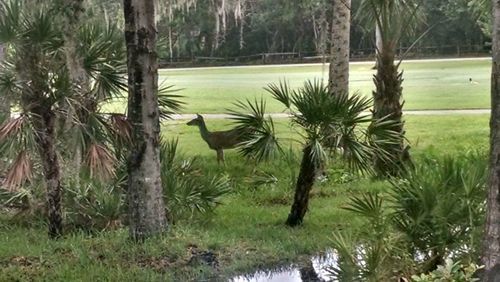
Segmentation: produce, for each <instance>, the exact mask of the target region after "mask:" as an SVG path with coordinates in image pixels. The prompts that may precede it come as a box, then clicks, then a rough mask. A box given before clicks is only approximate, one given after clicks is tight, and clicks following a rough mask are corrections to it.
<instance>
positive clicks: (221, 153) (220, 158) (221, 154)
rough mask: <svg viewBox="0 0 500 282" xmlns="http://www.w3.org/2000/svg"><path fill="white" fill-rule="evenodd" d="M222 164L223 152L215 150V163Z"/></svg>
mask: <svg viewBox="0 0 500 282" xmlns="http://www.w3.org/2000/svg"><path fill="white" fill-rule="evenodd" d="M221 162H222V164H224V151H223V150H222V149H218V150H217V163H218V164H220V163H221Z"/></svg>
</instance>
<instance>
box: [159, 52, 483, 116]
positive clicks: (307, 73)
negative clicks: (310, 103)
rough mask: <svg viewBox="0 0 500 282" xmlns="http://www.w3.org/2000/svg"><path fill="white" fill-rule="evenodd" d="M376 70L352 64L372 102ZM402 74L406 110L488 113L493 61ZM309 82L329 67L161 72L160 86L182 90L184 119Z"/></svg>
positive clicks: (355, 81)
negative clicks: (270, 89) (270, 88)
mask: <svg viewBox="0 0 500 282" xmlns="http://www.w3.org/2000/svg"><path fill="white" fill-rule="evenodd" d="M373 66H374V63H373V62H364V63H353V64H351V71H350V82H351V92H358V93H361V94H363V95H369V96H371V93H372V90H373V88H374V86H373V81H372V77H373V74H374V70H373V69H372V67H373ZM401 70H403V71H404V76H403V77H404V82H403V92H404V100H405V101H406V102H405V109H407V110H409V109H412V110H417V109H418V110H421V109H476V108H489V79H490V72H491V62H490V60H489V59H484V58H481V59H475V60H470V59H466V60H445V61H407V62H405V63H403V64H402V66H401ZM470 78H472V80H473V83H471V82H470V81H469V79H470ZM306 79H323V80H324V81H327V80H328V65H325V66H322V65H321V64H311V65H300V66H293V65H292V66H289V65H276V66H248V67H236V68H235V67H226V68H224V67H222V68H199V69H182V70H176V69H162V70H160V81H165V83H167V84H173V85H175V86H176V87H178V88H182V89H183V90H182V91H181V92H179V94H181V95H184V96H186V97H185V99H184V101H185V102H186V108H185V110H184V112H185V113H195V112H200V113H222V112H225V111H226V109H227V108H230V107H232V104H233V103H234V102H235V101H237V100H241V99H254V98H260V97H261V96H262V97H264V98H266V99H268V98H269V97H270V95H269V94H267V92H266V91H265V90H264V89H263V88H264V87H265V86H266V85H268V84H269V83H277V82H279V81H280V80H286V81H288V82H290V84H291V85H293V86H300V85H302V84H303V82H304V80H306ZM282 109H283V108H282V107H281V105H280V104H278V103H276V102H275V101H273V100H272V99H268V109H267V110H268V112H280V111H282Z"/></svg>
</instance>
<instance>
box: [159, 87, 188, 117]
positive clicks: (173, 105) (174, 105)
mask: <svg viewBox="0 0 500 282" xmlns="http://www.w3.org/2000/svg"><path fill="white" fill-rule="evenodd" d="M181 90H182V89H174V86H173V85H162V86H160V88H159V89H158V106H159V107H160V119H161V120H168V119H171V118H172V115H174V114H176V113H179V112H180V111H181V110H182V108H183V106H184V104H185V103H184V102H182V101H180V100H179V99H182V98H183V96H181V95H175V94H172V93H175V92H178V91H181Z"/></svg>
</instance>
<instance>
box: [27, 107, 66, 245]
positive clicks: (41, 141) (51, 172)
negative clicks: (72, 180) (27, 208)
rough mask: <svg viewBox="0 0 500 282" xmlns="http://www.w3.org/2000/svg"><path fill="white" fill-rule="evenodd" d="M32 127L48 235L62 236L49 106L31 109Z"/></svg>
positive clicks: (58, 188) (56, 161)
mask: <svg viewBox="0 0 500 282" xmlns="http://www.w3.org/2000/svg"><path fill="white" fill-rule="evenodd" d="M33 113H34V114H35V115H34V117H33V118H32V124H33V128H34V130H35V132H36V134H35V141H36V143H37V145H38V151H39V155H40V160H41V161H42V167H43V173H44V177H45V183H46V184H45V185H46V186H47V187H46V189H47V210H48V218H49V237H50V238H52V239H56V238H59V237H60V236H62V209H61V198H62V196H61V194H62V187H61V174H60V167H59V160H58V157H57V153H56V145H55V115H54V113H53V112H52V110H51V109H50V107H44V106H39V107H36V108H35V109H33Z"/></svg>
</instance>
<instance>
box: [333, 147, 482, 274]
mask: <svg viewBox="0 0 500 282" xmlns="http://www.w3.org/2000/svg"><path fill="white" fill-rule="evenodd" d="M486 168H487V161H486V157H485V156H483V155H482V154H478V153H468V154H465V155H461V156H444V157H440V158H438V159H423V160H421V161H420V162H419V163H417V165H416V166H415V167H414V169H412V170H410V171H408V172H407V174H406V175H405V176H404V177H402V178H398V179H393V180H392V181H391V188H390V190H389V192H388V193H364V194H361V195H358V196H353V197H352V198H351V200H350V202H349V203H348V205H347V206H346V209H347V210H349V211H351V212H354V213H355V214H356V215H358V216H360V217H361V218H362V219H363V220H364V221H366V225H365V226H368V227H369V228H363V230H361V231H359V232H357V233H355V234H349V233H345V232H335V233H334V236H333V238H332V242H333V246H334V248H335V249H336V251H337V252H338V254H339V257H340V258H341V259H340V262H339V264H338V265H337V266H335V267H332V269H331V273H332V275H333V276H335V277H337V278H345V277H348V278H349V279H351V280H352V281H358V280H359V281H390V280H391V279H395V278H398V277H401V276H404V277H407V278H409V277H411V275H414V274H418V273H427V272H429V271H434V270H436V269H437V268H438V266H440V265H445V264H446V260H447V259H452V260H453V261H456V262H457V261H463V262H465V263H466V264H468V263H470V262H475V261H477V260H478V258H479V256H478V251H479V250H480V241H481V240H480V239H481V230H482V224H483V222H484V213H485V202H484V199H485V198H486V197H485V183H486V177H487V173H486V172H487V169H486ZM440 269H443V268H440ZM388 270H390V271H388ZM422 281H423V280H422ZM425 281H427V280H425ZM439 281H441V280H439Z"/></svg>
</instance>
